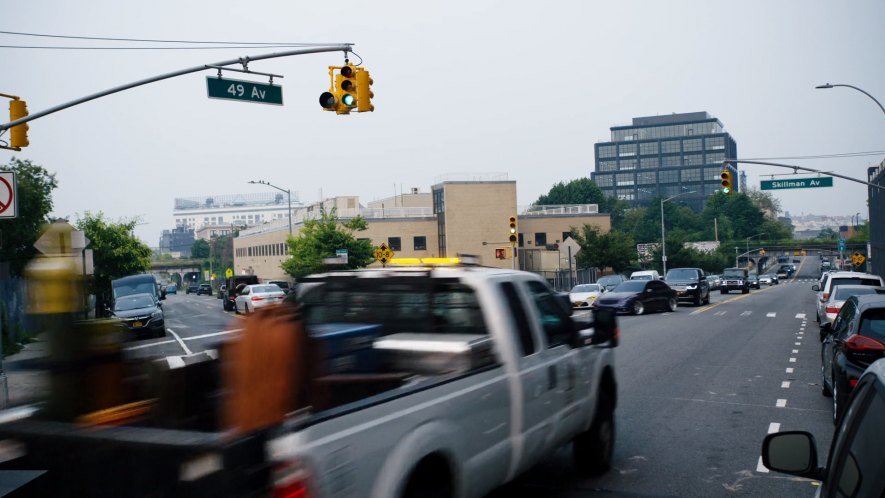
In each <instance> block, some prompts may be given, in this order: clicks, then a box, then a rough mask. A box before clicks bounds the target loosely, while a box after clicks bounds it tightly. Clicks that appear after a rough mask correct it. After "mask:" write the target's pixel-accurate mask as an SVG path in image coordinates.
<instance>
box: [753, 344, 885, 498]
mask: <svg viewBox="0 0 885 498" xmlns="http://www.w3.org/2000/svg"><path fill="white" fill-rule="evenodd" d="M845 413H847V414H850V415H849V416H846V417H845V418H844V420H842V421H841V423H840V424H839V426H838V427H837V428H836V432H835V433H834V435H833V441H832V444H831V445H830V452H829V457H828V458H827V461H826V463H825V465H824V466H823V467H818V457H817V442H816V441H815V440H814V436H812V435H811V434H810V433H808V432H805V431H784V432H775V433H772V434H769V435H767V436H765V439H764V441H763V442H762V464H763V465H764V466H765V467H767V468H769V469H771V470H774V471H776V472H783V473H785V474H792V475H795V476H799V477H804V478H807V479H812V480H815V481H820V486H819V487H818V488H817V494H816V495H815V496H816V497H818V498H835V497H848V496H851V497H863V496H882V490H883V489H885V472H882V448H885V431H883V430H882V420H885V360H879V361H877V362H875V363H873V364H872V365H870V367H869V368H868V369H867V370H866V372H864V374H863V375H862V376H861V377H860V380H859V381H858V382H857V387H856V388H855V393H854V395H852V396H851V398H850V399H849V400H848V405H847V407H846V412H845Z"/></svg>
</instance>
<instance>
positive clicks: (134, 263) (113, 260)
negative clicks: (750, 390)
mask: <svg viewBox="0 0 885 498" xmlns="http://www.w3.org/2000/svg"><path fill="white" fill-rule="evenodd" d="M137 222H138V220H134V219H133V220H128V221H127V220H120V221H117V222H112V221H109V220H107V219H106V218H105V216H104V213H102V212H98V213H91V212H89V211H87V212H86V213H84V214H83V216H82V217H79V216H78V218H77V223H76V224H75V225H74V226H76V227H77V229H78V230H82V231H83V233H84V234H85V235H86V238H87V239H89V241H90V242H89V248H90V249H92V261H93V266H94V268H95V276H94V280H93V284H94V289H93V291H94V292H95V295H96V297H97V298H98V299H99V300H100V301H102V300H103V301H104V302H108V301H107V300H109V299H110V289H111V280H114V279H116V278H120V277H125V276H127V275H134V274H138V273H143V272H146V271H148V270H150V269H151V254H152V252H151V248H150V247H148V246H147V244H145V243H144V242H142V241H141V240H139V239H138V238H137V237H135V235H133V233H132V231H133V230H134V229H135V225H136V223H137ZM98 309H101V308H100V307H99V308H98Z"/></svg>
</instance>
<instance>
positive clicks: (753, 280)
mask: <svg viewBox="0 0 885 498" xmlns="http://www.w3.org/2000/svg"><path fill="white" fill-rule="evenodd" d="M747 285H749V286H750V288H752V289H761V288H762V284H761V283H760V282H759V276H758V275H756V274H755V273H750V274H749V275H747Z"/></svg>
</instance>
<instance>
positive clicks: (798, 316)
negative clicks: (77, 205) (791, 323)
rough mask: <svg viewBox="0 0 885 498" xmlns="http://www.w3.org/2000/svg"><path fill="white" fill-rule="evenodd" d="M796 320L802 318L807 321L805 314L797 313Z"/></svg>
mask: <svg viewBox="0 0 885 498" xmlns="http://www.w3.org/2000/svg"><path fill="white" fill-rule="evenodd" d="M796 318H801V319H803V320H805V313H796Z"/></svg>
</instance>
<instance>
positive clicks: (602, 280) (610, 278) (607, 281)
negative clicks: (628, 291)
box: [596, 274, 627, 292]
mask: <svg viewBox="0 0 885 498" xmlns="http://www.w3.org/2000/svg"><path fill="white" fill-rule="evenodd" d="M626 280H627V277H625V276H623V275H617V274H615V275H606V276H604V277H599V280H597V281H596V283H597V284H599V285H601V286H603V287H604V288H605V290H606V292H608V291H610V290H612V289H614V288H615V287H617V286H618V285H619V284H620V283H621V282H624V281H626Z"/></svg>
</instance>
